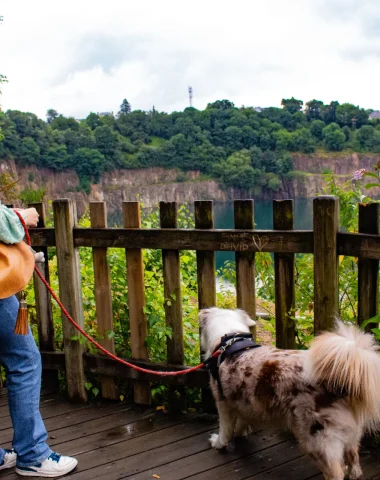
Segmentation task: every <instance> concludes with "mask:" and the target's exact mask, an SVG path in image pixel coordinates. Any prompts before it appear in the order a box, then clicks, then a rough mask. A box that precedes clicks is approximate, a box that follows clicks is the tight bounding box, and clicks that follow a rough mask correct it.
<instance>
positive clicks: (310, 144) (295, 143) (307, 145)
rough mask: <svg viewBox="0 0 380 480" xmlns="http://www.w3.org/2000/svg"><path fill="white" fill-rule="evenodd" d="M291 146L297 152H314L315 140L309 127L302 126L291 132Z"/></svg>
mask: <svg viewBox="0 0 380 480" xmlns="http://www.w3.org/2000/svg"><path fill="white" fill-rule="evenodd" d="M289 147H290V149H291V150H293V151H295V152H303V153H313V152H314V150H315V140H314V138H313V136H312V134H311V132H310V130H309V129H308V128H300V129H299V130H296V131H294V132H292V133H291V140H290V144H289Z"/></svg>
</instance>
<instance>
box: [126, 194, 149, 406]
mask: <svg viewBox="0 0 380 480" xmlns="http://www.w3.org/2000/svg"><path fill="white" fill-rule="evenodd" d="M123 225H124V228H141V218H140V202H123ZM126 255H127V282H128V302H129V322H130V331H131V350H132V358H135V359H137V360H148V359H149V355H148V349H147V347H146V344H145V339H146V336H147V332H148V326H147V320H146V315H145V313H144V307H145V282H144V266H143V258H142V250H141V249H140V248H131V249H128V250H127V251H126ZM133 391H134V401H135V402H136V403H139V404H143V405H150V403H151V389H150V386H149V383H146V382H141V381H135V382H134V384H133Z"/></svg>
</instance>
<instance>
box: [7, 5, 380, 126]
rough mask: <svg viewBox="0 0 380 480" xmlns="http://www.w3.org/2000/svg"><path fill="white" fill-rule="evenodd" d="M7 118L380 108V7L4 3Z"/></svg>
mask: <svg viewBox="0 0 380 480" xmlns="http://www.w3.org/2000/svg"><path fill="white" fill-rule="evenodd" d="M1 15H2V16H3V18H4V20H3V22H2V24H0V73H2V74H5V75H7V76H8V79H9V84H8V85H6V86H5V87H4V88H3V96H2V98H1V103H2V106H3V109H4V110H5V109H8V108H11V109H19V110H23V111H30V112H34V113H36V114H37V115H39V116H40V117H44V116H45V112H46V110H47V109H48V108H55V109H56V110H58V111H59V112H60V113H63V114H64V115H66V116H74V117H76V118H83V117H85V116H87V115H88V113H89V112H91V111H94V112H102V111H114V112H117V111H118V109H119V105H120V103H121V101H122V100H123V98H127V99H128V100H129V102H130V103H131V104H132V108H133V109H143V110H148V109H151V107H152V106H153V105H154V106H155V108H156V109H157V110H160V111H173V110H182V109H183V108H185V107H186V106H188V96H187V87H188V85H192V87H193V90H194V106H195V107H196V108H199V109H203V108H204V107H205V106H206V105H207V103H208V102H211V101H214V100H217V99H223V98H228V99H230V100H232V101H233V102H235V104H236V105H237V106H241V105H246V106H280V103H281V98H284V97H285V98H288V97H291V96H295V97H296V98H300V99H302V100H304V101H305V102H306V101H308V100H310V99H313V98H316V99H318V100H323V101H324V102H330V101H331V100H338V101H339V102H340V103H343V102H350V103H354V104H356V105H360V106H361V107H364V108H374V109H380V0H229V1H225V0H193V1H186V2H185V1H184V0H133V1H131V0H103V1H97V0H65V1H64V2H63V1H58V0H35V1H31V0H1V1H0V16H1Z"/></svg>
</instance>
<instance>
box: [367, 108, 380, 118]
mask: <svg viewBox="0 0 380 480" xmlns="http://www.w3.org/2000/svg"><path fill="white" fill-rule="evenodd" d="M369 119H370V120H377V119H380V110H375V111H374V112H372V113H371V114H370V115H369Z"/></svg>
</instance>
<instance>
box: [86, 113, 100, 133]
mask: <svg viewBox="0 0 380 480" xmlns="http://www.w3.org/2000/svg"><path fill="white" fill-rule="evenodd" d="M86 124H87V125H88V126H89V127H90V128H91V130H95V128H96V127H100V126H101V125H102V120H101V118H100V117H99V115H98V114H97V113H94V112H91V113H90V114H89V115H88V116H87V117H86Z"/></svg>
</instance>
